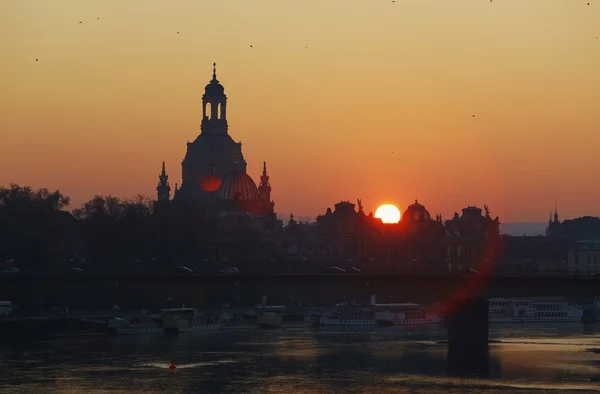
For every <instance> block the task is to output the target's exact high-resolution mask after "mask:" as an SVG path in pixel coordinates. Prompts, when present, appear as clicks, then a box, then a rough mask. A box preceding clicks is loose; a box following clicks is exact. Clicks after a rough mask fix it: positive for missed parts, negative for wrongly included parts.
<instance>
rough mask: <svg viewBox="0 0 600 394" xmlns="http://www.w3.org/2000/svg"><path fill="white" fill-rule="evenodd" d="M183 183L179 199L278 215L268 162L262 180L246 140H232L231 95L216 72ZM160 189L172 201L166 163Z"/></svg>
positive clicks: (160, 194)
mask: <svg viewBox="0 0 600 394" xmlns="http://www.w3.org/2000/svg"><path fill="white" fill-rule="evenodd" d="M181 167H182V181H181V187H180V188H177V185H176V187H175V191H174V196H173V199H174V201H182V202H186V201H187V202H189V201H194V202H200V203H202V204H203V205H204V206H205V207H207V210H208V211H211V212H234V211H237V212H245V213H248V214H253V215H259V216H269V217H270V218H271V219H275V211H274V209H275V204H274V202H273V201H272V200H271V185H270V183H269V175H268V174H267V163H266V162H263V166H262V176H261V178H260V184H259V186H258V187H257V186H256V183H255V182H254V180H253V179H252V177H251V176H250V175H248V173H247V171H246V169H247V162H246V159H245V158H244V154H243V153H242V143H241V142H236V141H234V140H233V138H232V137H231V135H230V134H229V125H228V123H227V95H226V94H225V88H224V87H223V85H222V84H221V83H220V82H219V80H218V79H217V70H216V64H215V63H213V75H212V79H211V80H210V82H209V83H208V84H207V85H206V87H205V88H204V95H203V96H202V121H201V123H200V134H199V135H198V136H197V137H196V139H195V140H194V141H193V142H188V143H187V151H186V154H185V157H184V159H183V162H182V163H181ZM159 179H160V183H159V186H158V187H157V193H158V200H159V201H167V200H169V197H170V196H169V192H170V187H169V185H168V182H167V179H168V177H167V175H166V172H165V165H164V163H163V168H162V172H161V175H160V176H159Z"/></svg>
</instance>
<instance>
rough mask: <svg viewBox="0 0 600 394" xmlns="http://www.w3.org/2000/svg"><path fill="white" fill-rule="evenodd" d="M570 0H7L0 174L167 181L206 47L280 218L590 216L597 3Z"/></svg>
mask: <svg viewBox="0 0 600 394" xmlns="http://www.w3.org/2000/svg"><path fill="white" fill-rule="evenodd" d="M574 3H575V2H566V1H558V0H557V1H550V0H547V1H544V2H542V1H536V2H534V1H532V2H529V3H528V4H523V3H522V2H521V3H520V2H517V1H504V2H494V3H489V2H477V1H467V0H464V1H456V2H452V4H451V5H450V4H443V3H440V4H437V3H436V2H434V1H425V2H423V1H421V2H417V1H406V2H397V3H392V2H391V1H390V2H371V3H369V6H368V7H367V6H365V5H364V3H362V2H359V1H348V2H345V3H344V5H343V6H340V5H339V4H338V5H335V6H334V5H332V4H321V3H320V2H310V1H307V2H303V3H297V4H292V3H286V4H283V3H274V2H266V1H263V2H260V1H259V2H253V4H252V5H251V6H250V5H249V4H244V3H243V2H239V1H237V2H236V1H231V2H228V3H227V4H222V3H219V2H216V1H212V2H206V3H191V2H180V3H176V4H173V5H170V6H168V7H167V6H166V5H161V4H159V2H154V1H148V2H144V7H143V8H142V9H138V8H136V7H135V5H137V4H140V3H137V2H134V1H132V2H128V3H126V4H120V5H119V6H118V7H117V6H114V5H107V4H102V2H100V1H97V2H88V3H86V4H79V3H77V2H75V1H56V2H53V3H52V6H50V5H49V4H48V3H44V2H41V1H19V2H17V1H7V2H5V3H3V4H1V5H0V22H1V23H2V25H3V26H4V29H5V30H6V34H3V35H2V37H1V38H0V44H1V45H2V46H3V47H5V48H6V49H5V52H6V53H7V54H8V55H7V56H6V58H7V59H6V64H5V66H6V71H5V73H4V74H3V75H2V76H0V82H1V85H3V86H6V87H7V88H6V89H2V93H0V102H2V106H1V108H2V109H1V110H0V111H1V119H2V120H3V122H2V125H1V127H2V129H3V137H4V138H3V139H4V143H3V146H2V147H1V148H0V150H1V153H2V157H3V159H2V160H0V174H2V175H1V176H0V184H3V185H7V184H8V183H10V182H15V183H19V184H22V185H25V184H27V185H31V186H32V187H36V188H37V187H47V188H49V189H56V188H58V189H60V190H61V191H62V192H63V193H64V194H65V195H68V196H70V197H71V199H72V205H71V208H76V207H78V206H79V205H81V204H82V203H83V202H85V201H87V200H89V199H90V198H92V196H93V195H94V194H100V195H108V194H112V195H115V196H119V197H130V196H133V195H136V194H140V193H142V194H146V195H149V196H154V195H155V188H156V182H157V180H158V179H157V175H158V173H159V172H160V164H161V162H162V161H165V162H166V163H167V172H168V174H169V181H170V183H171V185H172V186H173V185H174V183H180V179H181V159H182V158H183V155H184V152H185V142H186V141H193V140H194V139H195V138H196V136H197V135H198V134H199V125H200V121H201V117H202V109H201V96H202V93H203V87H204V85H206V83H207V82H208V81H209V79H210V74H211V69H212V63H213V62H216V63H217V67H218V72H219V79H220V80H221V82H222V83H223V85H224V86H225V87H226V89H227V93H228V96H229V101H228V118H229V119H230V134H231V135H232V136H233V138H234V139H235V140H236V141H242V143H243V147H244V153H245V156H246V158H247V161H248V173H249V174H250V175H251V176H252V177H253V178H255V179H257V178H258V176H259V174H260V171H261V170H262V161H263V159H264V160H266V161H267V163H268V164H269V174H270V176H271V184H272V186H273V193H272V195H273V199H274V200H275V203H276V212H277V213H278V214H279V215H280V216H283V217H286V216H288V215H289V212H293V213H294V215H295V216H297V217H303V216H310V217H315V216H316V215H318V214H322V213H324V212H325V210H326V208H327V207H328V206H332V205H333V204H334V203H336V202H338V201H340V200H350V201H354V200H355V199H356V198H361V199H363V200H364V201H365V211H367V212H369V211H373V212H374V211H375V209H376V208H377V206H379V205H381V204H384V203H392V204H394V205H396V206H398V207H399V208H400V210H401V211H404V209H405V208H406V207H407V206H408V205H409V204H411V203H412V202H413V201H414V200H415V199H416V198H418V199H419V201H420V202H422V203H423V204H424V205H426V206H427V208H428V209H429V210H430V211H431V213H432V214H437V213H441V214H442V215H443V216H444V218H447V219H449V218H451V216H452V214H453V213H454V212H455V211H460V209H461V208H463V207H465V206H467V205H477V206H480V207H482V206H483V205H484V204H487V205H489V206H490V209H491V212H492V216H500V219H501V221H503V222H544V221H545V220H547V217H548V211H550V210H551V209H553V208H554V202H555V199H558V201H559V213H560V215H561V219H565V218H572V217H577V216H584V215H593V216H600V206H599V204H598V198H597V196H598V195H599V194H598V192H600V186H598V184H597V182H593V180H594V179H595V178H596V177H597V173H598V170H599V169H600V164H598V163H596V162H595V161H594V159H595V157H597V154H596V152H595V149H596V148H595V147H596V146H597V145H598V143H600V134H598V133H597V130H598V128H599V126H600V116H598V115H597V114H596V113H595V112H597V111H595V106H594V104H596V103H598V102H600V77H599V75H598V73H597V72H595V71H592V70H594V69H600V40H598V39H597V38H596V37H597V36H598V35H599V34H600V29H598V28H597V27H594V21H596V22H597V20H598V17H599V16H600V10H598V9H597V8H598V7H591V6H590V7H588V6H586V5H585V3H582V4H583V5H580V4H574ZM533 4H535V7H534V6H533ZM33 10H35V12H32V11H33ZM467 14H468V16H465V15H467ZM203 15H204V16H203ZM206 15H210V18H208V17H206ZM264 19H268V20H269V21H270V22H271V23H269V24H268V26H267V25H263V24H261V23H258V22H259V21H260V20H264ZM331 21H335V23H333V22H331ZM79 22H81V23H79ZM232 26H235V28H232ZM215 32H219V34H217V33H215ZM220 32H222V33H223V34H220ZM36 60H37V61H36ZM594 131H596V133H594ZM375 133H380V135H376V134H375ZM375 135H376V136H375Z"/></svg>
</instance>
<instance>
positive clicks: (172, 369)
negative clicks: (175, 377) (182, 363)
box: [169, 360, 177, 372]
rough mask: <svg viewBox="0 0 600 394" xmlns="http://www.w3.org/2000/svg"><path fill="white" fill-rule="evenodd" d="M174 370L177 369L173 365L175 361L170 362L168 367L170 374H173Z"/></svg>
mask: <svg viewBox="0 0 600 394" xmlns="http://www.w3.org/2000/svg"><path fill="white" fill-rule="evenodd" d="M175 368H177V365H175V360H173V361H171V365H169V369H170V370H171V372H175Z"/></svg>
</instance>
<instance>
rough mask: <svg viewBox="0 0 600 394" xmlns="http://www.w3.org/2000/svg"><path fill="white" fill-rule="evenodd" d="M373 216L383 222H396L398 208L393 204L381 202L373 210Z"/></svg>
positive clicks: (397, 219)
mask: <svg viewBox="0 0 600 394" xmlns="http://www.w3.org/2000/svg"><path fill="white" fill-rule="evenodd" d="M375 217H376V218H377V219H381V221H382V222H383V223H398V222H399V221H400V210H399V209H398V208H397V207H396V206H395V205H392V204H383V205H381V206H380V207H379V208H377V211H375Z"/></svg>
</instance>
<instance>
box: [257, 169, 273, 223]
mask: <svg viewBox="0 0 600 394" xmlns="http://www.w3.org/2000/svg"><path fill="white" fill-rule="evenodd" d="M258 198H259V199H260V200H261V203H262V206H263V208H264V211H265V213H270V214H272V213H274V212H275V203H274V202H273V201H271V183H270V182H269V175H268V174H267V162H266V161H264V162H263V170H262V175H261V176H260V184H259V185H258Z"/></svg>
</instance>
